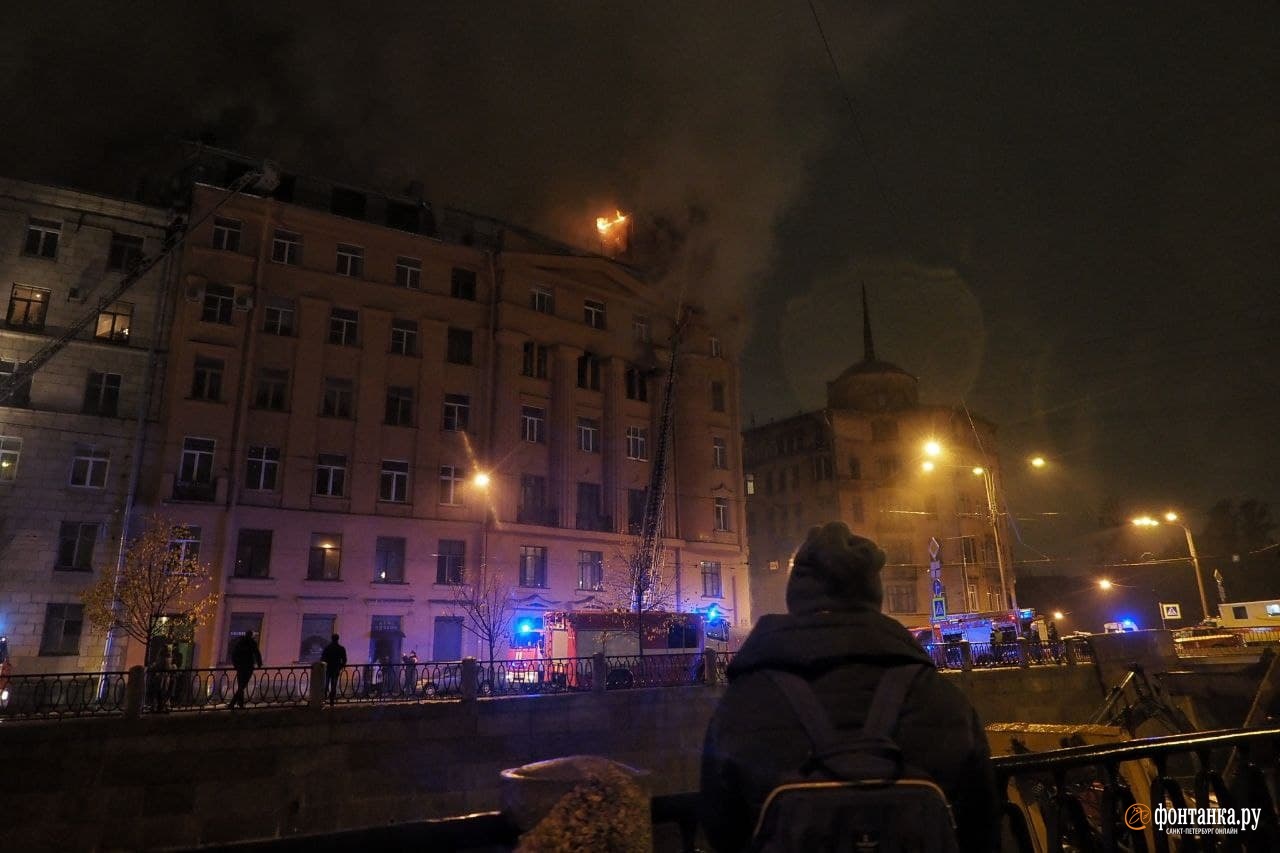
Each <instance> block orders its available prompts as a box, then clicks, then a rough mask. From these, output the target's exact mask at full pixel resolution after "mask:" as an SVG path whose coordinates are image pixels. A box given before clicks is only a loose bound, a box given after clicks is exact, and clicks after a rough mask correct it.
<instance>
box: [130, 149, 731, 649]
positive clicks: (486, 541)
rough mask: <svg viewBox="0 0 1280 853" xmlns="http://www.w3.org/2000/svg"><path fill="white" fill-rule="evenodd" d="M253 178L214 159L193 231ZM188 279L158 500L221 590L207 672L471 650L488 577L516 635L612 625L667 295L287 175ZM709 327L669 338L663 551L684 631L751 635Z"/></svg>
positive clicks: (612, 271)
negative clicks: (472, 585)
mask: <svg viewBox="0 0 1280 853" xmlns="http://www.w3.org/2000/svg"><path fill="white" fill-rule="evenodd" d="M246 167H247V165H246V163H244V162H242V161H240V160H238V159H237V158H235V157H232V156H227V157H222V158H221V159H219V158H216V157H214V158H207V162H206V163H205V165H204V168H203V172H202V173H201V174H202V175H203V177H202V181H203V182H201V183H197V184H196V185H195V188H194V191H193V197H192V211H191V220H192V221H197V220H198V219H199V218H200V216H201V215H202V212H203V211H206V210H208V209H210V208H211V207H212V206H213V205H215V204H217V203H218V202H219V201H220V200H222V199H223V198H224V196H225V194H226V191H225V190H224V189H221V188H220V186H225V184H226V182H228V181H230V180H232V179H233V178H234V177H235V175H237V174H239V173H242V172H243V171H244V169H245V168H246ZM181 264H182V266H181V270H180V275H179V281H178V284H177V299H176V306H177V310H176V315H175V318H174V323H173V326H172V336H171V339H170V349H171V356H170V363H171V369H170V370H169V371H168V372H167V374H166V382H165V386H164V392H163V396H164V405H163V435H162V436H161V437H160V440H161V446H162V449H161V456H160V458H161V464H160V473H159V476H158V477H157V478H155V479H154V480H152V481H151V482H150V483H148V485H147V494H146V497H147V499H148V501H149V502H151V503H154V504H156V505H158V506H161V507H163V511H164V513H165V514H167V515H169V516H171V517H173V518H174V519H175V520H179V521H182V522H185V523H187V524H189V525H190V526H191V527H192V529H193V530H195V531H196V532H197V535H198V539H199V541H198V543H197V546H198V548H199V552H200V556H201V558H202V559H203V560H205V561H207V562H209V563H210V564H211V565H212V566H213V568H214V572H215V575H216V576H217V577H218V578H219V583H220V585H221V591H222V593H223V598H222V602H221V606H220V612H219V615H218V617H217V618H216V620H215V622H214V624H212V625H210V626H208V627H207V628H206V629H205V630H203V631H201V632H200V633H199V635H198V637H197V643H196V650H195V659H196V660H197V661H198V662H199V663H200V664H202V665H209V664H212V663H217V662H223V661H226V660H227V658H228V653H229V648H230V645H231V643H232V641H233V639H234V638H235V637H237V636H239V635H240V634H241V633H242V632H243V631H245V630H246V629H252V630H254V631H255V632H256V633H260V634H261V637H262V649H263V655H264V658H265V659H266V660H267V662H268V663H269V664H276V665H280V664H289V663H293V662H303V661H310V660H315V659H317V658H318V655H319V652H320V648H321V647H322V646H323V644H324V642H327V639H328V636H329V635H330V634H331V633H333V632H335V631H336V632H338V633H340V634H341V635H342V637H343V642H344V644H345V645H346V646H347V649H348V651H349V653H350V654H351V657H352V660H353V661H362V660H372V659H375V658H382V657H383V656H389V657H390V658H391V659H392V660H394V661H398V660H399V655H400V654H401V653H402V652H408V651H409V650H410V649H413V650H416V651H417V653H418V656H419V658H421V659H424V660H426V659H435V660H453V659H457V658H459V657H461V656H463V655H469V654H477V653H478V652H479V651H480V646H479V643H478V642H477V640H476V638H475V637H474V636H472V635H471V633H469V631H468V630H467V625H466V624H464V619H463V616H462V613H461V611H460V609H459V607H458V606H457V603H456V598H457V595H458V589H459V583H460V581H462V580H464V579H470V578H473V577H475V576H476V573H477V572H478V571H479V569H480V568H481V566H482V565H483V566H484V567H485V568H486V570H487V571H489V572H491V573H492V572H500V573H501V575H502V577H503V579H504V580H505V581H506V582H508V583H510V584H511V586H512V587H514V589H515V596H514V600H515V604H516V608H515V612H516V615H517V616H538V615H540V614H542V613H544V612H547V611H552V610H563V609H592V608H595V609H608V608H611V607H614V606H616V604H617V600H616V598H614V597H611V596H610V594H609V590H610V582H611V581H612V580H613V579H614V573H616V572H617V571H619V568H618V562H619V560H618V558H619V557H620V555H621V554H623V553H624V552H625V551H626V550H627V549H628V548H629V547H630V546H631V544H632V542H633V539H634V536H633V534H634V533H636V532H638V529H639V524H640V522H641V520H642V517H643V507H644V497H645V489H646V486H647V484H648V482H649V474H650V465H651V460H652V459H653V454H654V451H655V443H656V441H657V439H658V423H659V416H660V409H661V403H662V392H663V385H664V381H663V379H664V376H665V369H666V364H667V359H668V352H669V351H668V349H667V343H668V341H669V340H670V338H671V336H672V333H673V331H674V329H675V320H676V316H677V310H678V309H677V305H676V302H675V299H674V297H673V294H671V293H669V292H664V291H662V290H660V289H658V288H657V287H655V286H654V285H653V284H651V283H649V282H647V281H645V280H644V279H643V278H642V277H641V275H640V274H639V273H638V272H637V271H635V270H633V269H631V268H628V267H626V266H623V265H622V264H619V263H616V262H614V261H611V260H609V259H607V258H604V257H600V256H598V255H590V254H586V253H579V252H576V251H574V250H572V249H569V248H568V247H565V246H562V245H560V244H557V243H554V242H553V241H550V240H548V239H546V238H542V237H539V236H538V235H535V234H531V233H529V232H526V231H522V230H520V229H516V228H513V227H511V226H507V225H505V224H503V223H500V222H497V221H495V220H491V219H486V218H484V217H478V216H472V215H468V214H463V213H461V212H458V211H452V210H445V211H435V210H432V208H431V207H430V206H429V205H427V204H425V203H424V202H422V200H421V199H420V198H419V197H416V196H414V195H406V196H403V197H392V196H385V195H380V194H377V193H371V192H366V191H363V190H359V189H355V188H351V187H343V186H337V185H334V184H332V183H330V182H326V181H321V180H318V179H311V178H306V177H301V176H291V175H287V174H286V175H284V176H283V180H282V181H281V183H280V186H279V188H278V189H277V190H276V191H275V192H274V197H271V198H261V197H255V196H252V195H247V194H246V195H242V196H239V197H236V198H234V199H231V200H230V201H229V202H227V204H226V205H225V206H224V207H223V208H222V209H221V210H220V211H219V212H218V214H217V216H216V217H214V218H213V219H211V220H210V221H208V222H207V223H205V224H204V225H203V226H202V227H200V228H199V229H197V230H196V231H195V232H194V233H192V234H191V235H190V237H189V239H188V241H187V245H186V247H185V249H184V254H183V257H182V261H181ZM708 322H709V321H708V319H707V317H706V316H705V315H703V314H700V313H697V312H695V313H694V315H693V320H692V321H691V322H690V324H689V326H688V328H687V329H686V330H685V333H684V335H683V344H682V349H681V351H680V357H679V367H678V371H677V372H678V376H679V381H678V383H677V392H676V396H675V405H674V418H675V429H674V443H673V445H672V453H671V456H670V460H671V464H670V469H669V471H670V476H669V480H668V494H669V499H668V500H667V503H666V510H667V512H666V525H665V531H664V533H665V538H664V540H663V548H664V551H665V554H666V557H667V564H668V566H669V568H670V572H671V575H672V588H673V598H672V600H671V606H672V608H673V609H679V610H684V611H689V610H705V609H706V608H707V607H708V606H710V605H711V604H713V603H714V604H716V605H718V606H719V610H720V612H721V613H723V614H725V615H726V616H727V617H728V618H729V619H730V620H731V621H732V622H733V623H735V624H741V625H743V626H744V627H745V626H748V625H749V624H750V593H749V591H748V588H747V576H746V534H745V529H744V515H743V503H742V494H741V491H742V482H743V479H742V471H741V464H740V459H741V448H740V445H739V441H740V437H739V435H738V432H737V424H738V422H739V421H738V397H739V394H738V368H737V361H736V357H737V353H736V352H731V351H730V350H729V347H728V345H727V343H722V341H724V342H727V341H729V340H731V339H734V338H735V337H736V336H735V335H733V334H732V331H733V330H732V329H725V330H723V331H721V330H719V329H714V328H711V327H710V326H709V324H708ZM478 471H485V472H487V473H489V474H490V476H491V477H492V482H491V484H490V485H489V486H488V487H487V489H483V490H482V489H480V488H479V487H477V486H475V485H473V484H472V480H471V478H472V476H473V475H474V474H475V473H477V472H478ZM486 507H491V508H492V509H491V511H488V510H487V509H486Z"/></svg>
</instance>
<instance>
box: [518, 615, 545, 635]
mask: <svg viewBox="0 0 1280 853" xmlns="http://www.w3.org/2000/svg"><path fill="white" fill-rule="evenodd" d="M541 630H542V620H541V619H539V618H538V617H536V616H522V617H521V618H519V619H517V620H516V633H517V634H532V633H534V632H535V631H541Z"/></svg>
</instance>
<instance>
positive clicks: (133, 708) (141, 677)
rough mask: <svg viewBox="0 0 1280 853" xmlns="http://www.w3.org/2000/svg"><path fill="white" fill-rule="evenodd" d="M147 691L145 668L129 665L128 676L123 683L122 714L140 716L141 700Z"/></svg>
mask: <svg viewBox="0 0 1280 853" xmlns="http://www.w3.org/2000/svg"><path fill="white" fill-rule="evenodd" d="M146 692H147V668H146V667H144V666H131V667H129V677H128V679H127V680H126V681H125V685H124V715H125V716H126V717H131V718H133V719H137V718H138V717H141V716H142V700H143V697H144V696H145V695H146Z"/></svg>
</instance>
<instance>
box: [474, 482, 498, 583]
mask: <svg viewBox="0 0 1280 853" xmlns="http://www.w3.org/2000/svg"><path fill="white" fill-rule="evenodd" d="M492 482H493V481H492V478H491V477H490V476H489V475H488V473H487V472H485V471H477V472H476V474H475V476H474V477H472V478H471V485H473V486H475V487H476V488H477V489H480V490H481V491H483V492H486V493H487V492H488V491H489V485H490V484H491V483H492ZM487 497H488V496H487V494H486V498H487ZM491 512H492V507H491V506H490V504H489V501H488V500H487V499H486V500H485V501H484V518H483V519H481V521H480V577H481V578H486V577H488V568H489V515H490V513H491Z"/></svg>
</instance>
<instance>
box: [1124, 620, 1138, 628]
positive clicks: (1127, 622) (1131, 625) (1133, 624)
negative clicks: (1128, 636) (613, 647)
mask: <svg viewBox="0 0 1280 853" xmlns="http://www.w3.org/2000/svg"><path fill="white" fill-rule="evenodd" d="M1120 625H1121V627H1123V628H1124V629H1125V630H1126V631H1136V630H1138V623H1137V622H1134V621H1133V620H1132V619H1121V620H1120Z"/></svg>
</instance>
